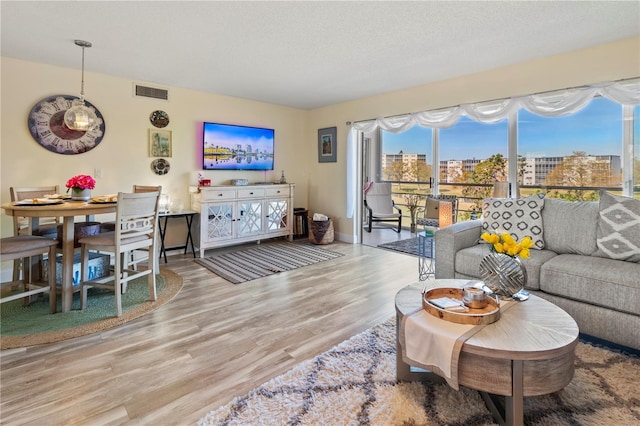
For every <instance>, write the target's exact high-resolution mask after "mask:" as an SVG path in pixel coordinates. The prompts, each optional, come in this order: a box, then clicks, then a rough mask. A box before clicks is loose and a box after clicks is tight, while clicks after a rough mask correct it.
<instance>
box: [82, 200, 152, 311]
mask: <svg viewBox="0 0 640 426" xmlns="http://www.w3.org/2000/svg"><path fill="white" fill-rule="evenodd" d="M159 197H160V193H159V192H144V193H131V194H128V193H124V192H120V193H118V205H117V208H116V228H115V231H113V232H105V233H101V234H98V235H93V236H90V237H85V238H82V239H81V240H80V244H81V245H82V283H81V289H82V297H81V299H80V300H81V302H80V308H81V309H84V307H85V306H86V305H87V290H88V289H89V288H90V287H100V288H107V289H111V290H113V291H114V293H115V302H116V315H117V316H118V317H120V316H122V294H123V293H124V292H125V291H126V285H127V283H128V282H129V281H131V280H134V279H136V278H139V277H142V276H145V275H148V284H149V300H152V301H153V300H156V276H155V271H156V269H157V268H156V266H157V265H156V263H157V262H158V256H157V254H156V253H157V249H156V239H157V234H158V200H159ZM141 249H147V250H148V252H147V254H146V256H141V257H139V258H137V259H133V258H132V257H130V256H129V255H128V253H130V252H133V251H134V250H141ZM90 250H95V251H100V252H103V253H104V252H111V253H113V254H114V268H113V275H109V276H107V277H103V278H98V279H95V280H88V276H89V251H90ZM143 261H146V262H147V268H146V269H142V270H139V269H138V268H137V264H138V263H140V262H143Z"/></svg>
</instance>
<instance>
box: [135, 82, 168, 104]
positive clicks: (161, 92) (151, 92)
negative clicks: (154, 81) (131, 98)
mask: <svg viewBox="0 0 640 426" xmlns="http://www.w3.org/2000/svg"><path fill="white" fill-rule="evenodd" d="M134 95H135V96H142V97H144V98H153V99H162V100H165V101H168V100H169V91H168V90H166V89H158V88H156V87H148V86H141V85H139V84H134Z"/></svg>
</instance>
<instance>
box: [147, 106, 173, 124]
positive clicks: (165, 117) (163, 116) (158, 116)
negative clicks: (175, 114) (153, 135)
mask: <svg viewBox="0 0 640 426" xmlns="http://www.w3.org/2000/svg"><path fill="white" fill-rule="evenodd" d="M149 121H151V124H153V125H154V126H155V127H159V128H162V127H167V124H169V114H167V113H166V112H164V111H160V110H157V111H153V112H152V113H151V115H150V116H149Z"/></svg>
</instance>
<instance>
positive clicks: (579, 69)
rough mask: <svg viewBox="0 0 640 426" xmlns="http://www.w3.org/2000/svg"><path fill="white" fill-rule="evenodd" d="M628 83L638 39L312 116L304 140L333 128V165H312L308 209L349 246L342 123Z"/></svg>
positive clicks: (637, 71) (639, 53)
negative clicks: (324, 217)
mask: <svg viewBox="0 0 640 426" xmlns="http://www.w3.org/2000/svg"><path fill="white" fill-rule="evenodd" d="M434 66H437V64H434ZM633 77H640V37H636V38H632V39H627V40H622V41H619V42H616V43H609V44H605V45H600V46H594V47H591V48H588V49H583V50H579V51H575V52H571V53H567V54H563V55H557V56H552V57H548V58H544V59H539V60H535V61H529V62H525V63H520V64H516V65H511V66H508V67H502V68H496V69H494V70H491V71H486V72H482V73H477V74H473V75H468V76H464V77H460V78H454V79H451V80H446V81H440V82H436V83H433V84H427V85H424V86H419V87H414V88H411V89H407V90H401V91H396V92H392V93H387V94H382V95H378V96H373V97H370V98H366V99H359V100H356V101H352V102H345V103H342V104H339V105H332V106H329V107H326V108H321V109H317V110H314V111H311V113H310V117H309V129H308V131H307V135H308V136H307V137H308V138H309V139H311V138H314V137H316V136H315V133H316V132H317V129H320V128H324V127H329V126H337V127H338V162H337V163H318V162H317V160H315V161H314V162H312V163H311V169H310V173H309V175H310V179H309V205H310V208H311V209H312V210H314V211H320V212H322V213H325V214H327V215H328V216H330V217H332V218H334V220H335V228H336V233H337V238H339V239H341V240H344V241H352V240H353V238H352V236H353V235H355V233H354V222H353V220H351V219H347V218H346V217H345V210H346V196H347V195H346V185H345V183H346V163H345V160H346V158H345V157H346V141H347V134H348V131H349V127H348V126H347V125H346V124H345V123H346V122H347V121H352V122H354V121H360V120H367V119H371V118H376V117H383V116H390V115H397V114H404V113H409V112H419V111H426V110H430V109H437V108H443V107H447V106H454V105H460V104H464V103H473V102H481V101H486V100H491V99H499V98H506V97H511V96H518V95H528V94H531V93H537V92H543V91H549V90H554V89H562V88H567V87H573V86H581V85H587V84H593V83H598V82H604V81H614V80H619V79H624V78H633Z"/></svg>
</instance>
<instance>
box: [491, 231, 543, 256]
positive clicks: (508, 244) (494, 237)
mask: <svg viewBox="0 0 640 426" xmlns="http://www.w3.org/2000/svg"><path fill="white" fill-rule="evenodd" d="M480 238H482V239H483V240H484V241H486V242H487V243H489V244H492V251H494V252H496V253H503V254H506V255H507V256H511V257H521V258H523V259H526V258H528V257H529V249H530V248H531V247H533V246H534V245H535V244H534V243H533V241H531V237H524V238H523V239H522V240H520V242H517V241H516V240H515V239H514V238H513V237H512V236H511V235H510V234H509V233H507V232H505V233H503V234H502V235H498V234H490V233H488V232H484V233H483V234H482V235H481V236H480Z"/></svg>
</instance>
